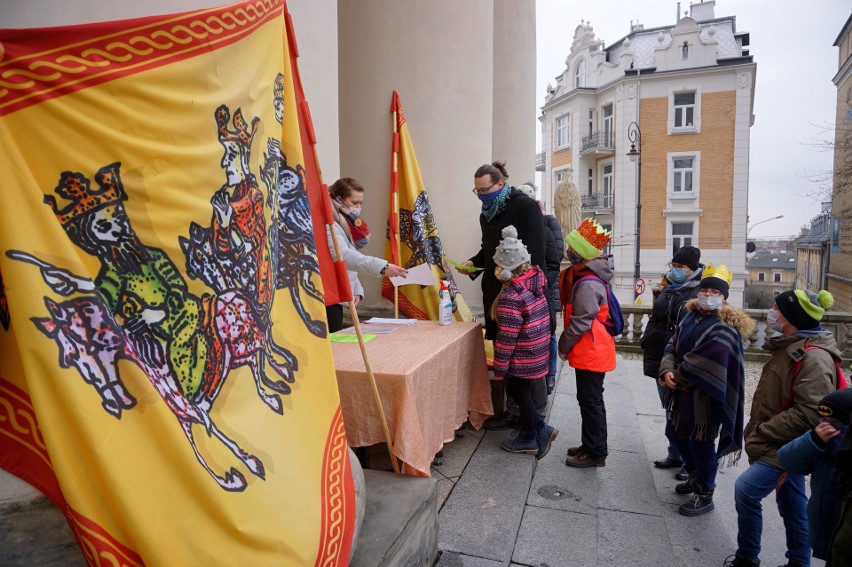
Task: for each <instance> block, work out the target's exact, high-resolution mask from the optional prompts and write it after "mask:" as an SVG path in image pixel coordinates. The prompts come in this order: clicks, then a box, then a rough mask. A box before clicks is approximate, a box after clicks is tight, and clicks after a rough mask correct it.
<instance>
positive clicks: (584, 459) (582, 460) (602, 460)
mask: <svg viewBox="0 0 852 567" xmlns="http://www.w3.org/2000/svg"><path fill="white" fill-rule="evenodd" d="M565 464H566V465H568V466H569V467H574V468H578V469H585V468H589V467H605V466H606V457H592V456H591V455H589V454H588V453H587V452H585V451H580V452H579V453H577V454H576V455H569V456H568V457H566V458H565Z"/></svg>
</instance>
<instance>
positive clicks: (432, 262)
mask: <svg viewBox="0 0 852 567" xmlns="http://www.w3.org/2000/svg"><path fill="white" fill-rule="evenodd" d="M390 111H391V113H392V114H393V117H394V132H393V143H392V150H391V151H392V155H391V183H390V191H391V198H390V211H389V212H388V234H387V236H388V242H387V244H386V246H385V257H386V258H387V259H388V260H389V261H390V262H391V263H393V264H397V265H399V266H403V267H404V268H413V267H414V266H417V265H419V264H424V263H427V264H429V266H430V267H431V269H432V274H433V275H434V276H435V278H436V279H437V280H439V281H440V280H444V281H445V282H446V283H447V287H448V288H449V290H450V297H451V299H452V301H453V318H454V319H455V320H456V321H471V320H473V315H472V314H471V312H470V309H468V307H467V304H466V303H465V301H464V298H463V297H462V295H461V293H460V292H459V290H458V287H457V286H456V282H455V279H454V278H453V274H452V272H448V271H446V270H444V262H443V258H444V247H443V245H442V244H441V238H440V237H439V236H438V224H437V222H436V221H435V216H434V215H433V214H432V206H431V205H430V204H429V197H428V195H427V194H426V187H425V184H424V183H423V177H422V176H421V175H420V166H419V165H418V164H417V156H416V155H415V153H414V144H413V143H412V142H411V134H410V133H409V131H408V124H407V123H406V121H405V115H404V114H403V112H402V104H401V103H400V102H399V95H398V94H397V93H396V91H394V92H393V100H392V101H391V108H390ZM440 289H441V288H440V285H439V284H437V283H436V284H434V285H431V286H422V285H413V284H409V285H404V286H400V287H399V292H398V296H399V309H400V311H402V312H403V313H405V314H406V315H407V316H408V317H410V318H412V319H433V320H437V319H438V304H439V302H440V295H439V293H440ZM382 296H383V297H385V298H386V299H388V300H390V301H394V289H393V284H392V283H391V281H390V280H389V279H388V278H384V279H383V280H382Z"/></svg>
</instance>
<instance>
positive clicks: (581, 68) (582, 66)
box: [574, 59, 586, 88]
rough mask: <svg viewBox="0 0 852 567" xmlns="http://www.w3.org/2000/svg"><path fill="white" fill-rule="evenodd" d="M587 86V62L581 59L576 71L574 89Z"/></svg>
mask: <svg viewBox="0 0 852 567" xmlns="http://www.w3.org/2000/svg"><path fill="white" fill-rule="evenodd" d="M585 86H586V60H585V59H580V60H579V61H577V68H576V69H575V70H574V87H575V88H580V87H585Z"/></svg>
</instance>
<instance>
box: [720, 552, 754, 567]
mask: <svg viewBox="0 0 852 567" xmlns="http://www.w3.org/2000/svg"><path fill="white" fill-rule="evenodd" d="M722 567H760V559H754V560H752V559H746V558H745V557H740V556H739V555H737V554H734V555H729V556H728V557H726V558H725V562H724V563H722Z"/></svg>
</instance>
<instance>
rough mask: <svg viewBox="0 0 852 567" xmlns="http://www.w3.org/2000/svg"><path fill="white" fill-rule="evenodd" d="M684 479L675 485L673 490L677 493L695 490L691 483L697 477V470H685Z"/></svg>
mask: <svg viewBox="0 0 852 567" xmlns="http://www.w3.org/2000/svg"><path fill="white" fill-rule="evenodd" d="M686 475H687V477H686V480H685V481H683V482H679V483H677V484H676V485H675V492H677V493H678V494H692V493H693V492H695V488H694V487H693V484H694V483H695V481H696V479H698V471H686Z"/></svg>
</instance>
